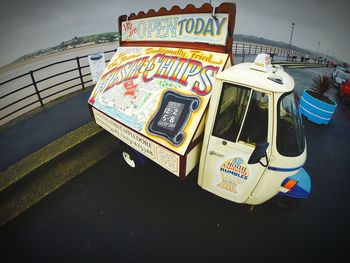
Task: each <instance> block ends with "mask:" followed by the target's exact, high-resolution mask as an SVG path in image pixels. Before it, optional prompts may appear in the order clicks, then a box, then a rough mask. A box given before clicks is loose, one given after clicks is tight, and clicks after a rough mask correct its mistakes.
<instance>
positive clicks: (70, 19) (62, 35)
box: [0, 0, 350, 66]
mask: <svg viewBox="0 0 350 263" xmlns="http://www.w3.org/2000/svg"><path fill="white" fill-rule="evenodd" d="M205 2H206V1H197V0H193V1H190V0H189V1H183V0H180V1H164V0H152V1H146V0H99V1H98V0H54V1H53V0H10V1H6V2H5V3H2V4H1V16H0V36H1V41H0V47H1V52H0V66H2V65H5V64H7V63H10V62H12V61H13V60H15V59H16V58H18V57H20V56H22V55H24V54H27V53H30V52H33V51H36V50H38V49H40V48H47V47H50V46H55V45H57V44H59V43H60V42H62V41H64V40H69V39H71V38H73V37H74V36H85V35H90V34H95V33H101V32H109V31H117V21H118V16H119V15H122V14H130V13H131V12H135V13H137V12H138V11H141V10H148V9H149V8H153V9H156V10H158V9H159V8H160V7H162V6H164V7H166V8H170V7H171V6H172V5H178V6H180V7H185V6H186V4H188V3H192V4H194V5H195V6H197V7H198V6H201V5H202V4H203V3H205ZM207 2H209V1H207ZM221 2H224V1H214V0H213V1H212V3H213V4H214V5H219V4H220V3H221ZM234 2H235V3H236V7H237V15H236V27H235V33H241V34H248V35H255V36H260V37H264V38H268V39H272V40H277V41H284V42H286V43H289V38H290V33H291V23H292V22H293V21H294V22H295V28H294V35H293V41H292V44H294V45H296V46H299V47H302V48H307V49H310V50H313V51H315V52H316V50H317V43H318V41H320V51H319V52H320V53H324V54H327V52H328V53H329V56H333V55H334V56H336V57H337V58H339V59H341V60H343V61H346V62H350V44H349V43H350V30H349V25H350V1H349V0H332V1H330V0H327V1H326V0H318V1H317V0H260V1H259V0H236V1H234ZM328 50H329V51H328Z"/></svg>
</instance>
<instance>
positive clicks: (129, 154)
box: [120, 144, 142, 169]
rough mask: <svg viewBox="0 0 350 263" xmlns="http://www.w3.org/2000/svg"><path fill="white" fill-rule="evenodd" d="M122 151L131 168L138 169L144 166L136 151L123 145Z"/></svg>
mask: <svg viewBox="0 0 350 263" xmlns="http://www.w3.org/2000/svg"><path fill="white" fill-rule="evenodd" d="M120 150H121V154H122V157H123V159H124V161H125V162H126V164H127V165H129V166H130V167H131V168H134V169H138V168H140V167H141V166H142V163H141V161H140V158H139V157H138V156H137V154H136V153H135V150H134V149H132V148H130V147H129V146H127V145H125V144H122V145H121V149H120Z"/></svg>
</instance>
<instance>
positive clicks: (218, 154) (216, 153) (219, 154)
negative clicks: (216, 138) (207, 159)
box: [209, 151, 225, 157]
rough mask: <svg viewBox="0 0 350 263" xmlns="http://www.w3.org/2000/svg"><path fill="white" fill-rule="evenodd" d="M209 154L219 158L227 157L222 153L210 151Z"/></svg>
mask: <svg viewBox="0 0 350 263" xmlns="http://www.w3.org/2000/svg"><path fill="white" fill-rule="evenodd" d="M209 154H212V155H216V156H219V157H225V155H223V154H222V153H218V152H215V151H210V152H209Z"/></svg>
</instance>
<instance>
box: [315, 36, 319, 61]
mask: <svg viewBox="0 0 350 263" xmlns="http://www.w3.org/2000/svg"><path fill="white" fill-rule="evenodd" d="M319 49H320V41H318V44H317V52H316V57H315V63H316V60H317V58H318V50H319Z"/></svg>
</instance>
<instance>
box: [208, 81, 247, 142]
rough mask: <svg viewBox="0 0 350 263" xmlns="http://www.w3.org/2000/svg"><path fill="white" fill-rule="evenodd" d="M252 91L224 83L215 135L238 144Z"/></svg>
mask: <svg viewBox="0 0 350 263" xmlns="http://www.w3.org/2000/svg"><path fill="white" fill-rule="evenodd" d="M250 92H251V90H250V89H248V88H244V87H239V86H235V85H232V84H229V83H224V85H223V90H222V92H221V98H220V102H219V111H218V113H217V116H216V119H215V124H214V130H213V135H214V136H216V137H220V138H222V139H225V140H228V141H231V142H236V139H237V136H238V132H239V129H240V127H241V123H242V120H243V117H244V114H245V111H246V108H247V103H248V99H249V96H250Z"/></svg>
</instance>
